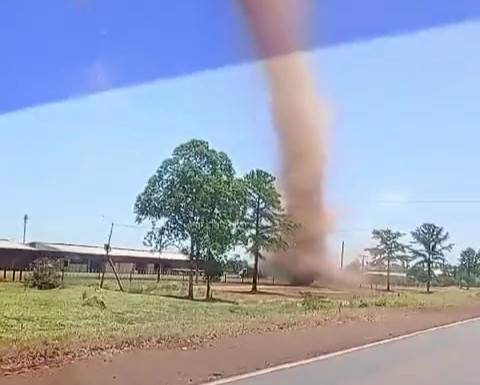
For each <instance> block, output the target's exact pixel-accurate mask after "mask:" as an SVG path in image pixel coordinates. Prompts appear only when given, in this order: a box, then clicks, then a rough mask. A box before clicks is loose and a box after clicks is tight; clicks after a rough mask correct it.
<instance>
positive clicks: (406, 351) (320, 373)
mask: <svg viewBox="0 0 480 385" xmlns="http://www.w3.org/2000/svg"><path fill="white" fill-rule="evenodd" d="M479 348H480V321H476V322H471V323H467V324H464V325H459V326H455V327H451V328H447V329H441V330H437V331H434V332H430V333H426V334H422V335H419V336H416V337H412V338H408V339H405V340H401V341H396V342H392V343H388V344H385V345H379V346H377V347H374V348H369V349H365V350H360V351H357V352H353V353H349V354H345V355H343V356H337V357H333V358H329V359H325V360H323V361H318V362H316V363H311V364H307V365H302V366H297V367H295V368H291V369H285V370H281V371H277V372H273V373H269V374H265V375H262V376H258V377H253V378H249V379H245V380H241V381H236V382H233V383H231V385H298V384H301V385H350V384H355V385H377V384H378V385H386V384H388V385H400V384H402V385H404V384H408V385H478V384H480V361H479V353H478V352H479Z"/></svg>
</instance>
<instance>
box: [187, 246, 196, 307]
mask: <svg viewBox="0 0 480 385" xmlns="http://www.w3.org/2000/svg"><path fill="white" fill-rule="evenodd" d="M194 250H195V249H194V247H193V243H192V245H190V269H189V271H188V299H192V300H193V269H194V267H195V266H194V261H195V251H194Z"/></svg>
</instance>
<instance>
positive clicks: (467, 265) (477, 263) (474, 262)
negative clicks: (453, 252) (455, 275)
mask: <svg viewBox="0 0 480 385" xmlns="http://www.w3.org/2000/svg"><path fill="white" fill-rule="evenodd" d="M459 265H460V266H459V267H460V269H461V270H462V272H464V273H467V274H468V275H470V276H472V277H478V276H479V275H480V251H479V252H476V251H475V250H474V249H473V248H472V247H468V248H466V249H465V250H462V252H461V253H460V260H459Z"/></svg>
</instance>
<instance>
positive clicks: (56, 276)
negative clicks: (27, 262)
mask: <svg viewBox="0 0 480 385" xmlns="http://www.w3.org/2000/svg"><path fill="white" fill-rule="evenodd" d="M60 266H61V263H60V262H59V261H54V260H51V259H49V258H40V259H37V260H35V261H33V263H32V274H31V275H30V276H29V277H28V278H27V279H26V280H25V286H26V287H29V288H34V289H39V290H50V289H55V288H57V287H60V286H61V285H62V275H61V268H60Z"/></svg>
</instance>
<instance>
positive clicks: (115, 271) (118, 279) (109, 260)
mask: <svg viewBox="0 0 480 385" xmlns="http://www.w3.org/2000/svg"><path fill="white" fill-rule="evenodd" d="M113 226H114V224H113V222H112V226H111V227H110V234H109V235H108V242H107V243H106V244H105V260H106V262H108V264H109V265H110V267H111V268H112V271H113V274H114V275H115V279H116V280H117V283H118V287H119V288H120V291H123V286H122V282H121V281H120V277H119V276H118V274H117V269H116V268H115V265H114V264H113V262H112V259H111V258H110V255H109V253H110V243H111V241H112V233H113ZM106 268H107V266H106V263H104V267H103V273H102V279H101V281H100V288H102V287H103V282H104V280H105V270H106Z"/></svg>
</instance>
